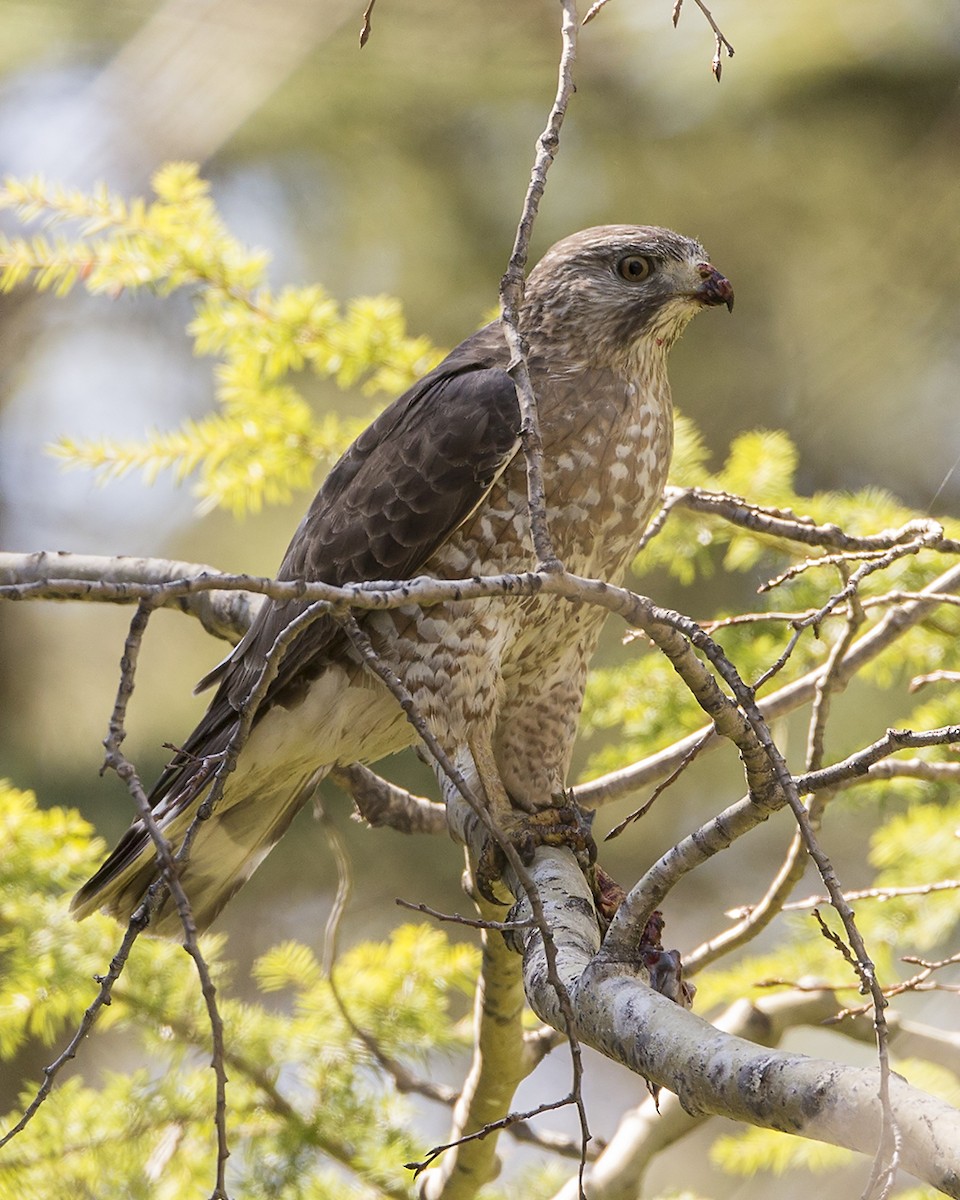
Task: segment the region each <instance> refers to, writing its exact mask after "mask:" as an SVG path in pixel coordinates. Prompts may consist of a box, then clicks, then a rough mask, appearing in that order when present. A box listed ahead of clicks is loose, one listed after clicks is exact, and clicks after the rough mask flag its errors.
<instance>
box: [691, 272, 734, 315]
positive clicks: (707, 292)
mask: <svg viewBox="0 0 960 1200" xmlns="http://www.w3.org/2000/svg"><path fill="white" fill-rule="evenodd" d="M697 273H698V274H699V276H700V278H701V279H702V280H703V282H702V283H701V285H700V286H699V287H698V288H697V290H696V291H695V292H694V293H693V294H694V296H695V297H696V298H697V299H698V300H699V301H700V303H701V304H709V305H717V304H725V305H726V306H727V311H728V312H733V285H732V284H731V283H730V280H729V279H727V277H726V276H725V275H721V274H720V272H719V271H718V270H717V268H716V267H713V266H711V265H710V263H699V264H698V265H697Z"/></svg>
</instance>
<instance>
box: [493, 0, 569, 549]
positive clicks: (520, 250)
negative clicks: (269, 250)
mask: <svg viewBox="0 0 960 1200" xmlns="http://www.w3.org/2000/svg"><path fill="white" fill-rule="evenodd" d="M561 5H562V8H563V20H562V24H561V35H562V39H563V49H562V52H561V55H560V70H559V80H558V83H557V94H556V98H555V99H554V102H553V107H552V108H551V110H550V115H549V117H548V118H547V125H546V128H545V129H544V131H543V133H542V134H541V135H540V137H539V139H538V141H537V155H536V160H535V162H534V165H533V170H532V172H531V175H530V183H529V186H528V188H527V194H526V197H525V199H524V202H523V210H522V212H521V214H520V221H519V224H518V225H517V233H516V237H515V239H514V243H513V250H512V251H511V253H510V261H509V264H508V266H507V270H506V272H505V274H504V276H503V279H502V280H501V282H500V307H501V314H502V321H503V332H504V337H505V338H506V342H507V346H508V348H509V350H510V358H511V361H510V365H509V367H508V368H507V370H508V372H509V374H510V375H511V376H512V378H513V381H514V384H515V385H516V389H517V402H518V404H519V405H520V416H521V426H520V436H521V439H522V444H523V453H524V456H525V458H526V462H527V502H528V505H529V509H530V531H531V535H532V537H533V548H534V553H535V554H536V557H537V563H538V570H541V571H555V570H557V568H558V567H559V566H560V562H559V560H558V559H557V556H556V553H555V551H554V548H553V541H552V539H551V537H550V532H549V529H548V528H547V514H546V501H545V494H544V488H543V442H542V440H541V437H540V418H539V416H538V415H537V399H536V396H535V395H534V392H533V384H532V383H531V381H530V372H529V369H528V367H527V348H526V344H525V342H524V338H523V334H522V331H521V329H520V308H521V306H522V304H523V290H524V283H523V280H524V269H525V268H526V265H527V254H528V251H529V246H530V236H531V234H532V233H533V223H534V221H535V220H536V216H537V210H538V208H539V206H540V199H541V197H542V196H543V190H544V188H545V187H546V182H547V171H548V170H549V169H550V164H551V163H552V162H553V160H554V157H555V156H556V153H557V150H558V148H559V146H560V127H561V126H562V124H563V118H564V115H565V114H566V111H567V104H568V103H569V101H570V97H571V96H572V95H573V92H574V86H573V62H574V59H575V57H576V53H577V6H576V2H575V0H561Z"/></svg>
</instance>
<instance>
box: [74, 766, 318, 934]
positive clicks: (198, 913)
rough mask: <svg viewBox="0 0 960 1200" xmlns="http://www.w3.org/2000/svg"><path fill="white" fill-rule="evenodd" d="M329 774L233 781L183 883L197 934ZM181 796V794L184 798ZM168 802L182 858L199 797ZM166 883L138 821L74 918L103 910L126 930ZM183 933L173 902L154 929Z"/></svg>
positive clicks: (205, 826)
mask: <svg viewBox="0 0 960 1200" xmlns="http://www.w3.org/2000/svg"><path fill="white" fill-rule="evenodd" d="M325 773H326V772H325V771H321V772H316V773H314V774H313V775H310V774H308V775H307V776H306V777H305V778H300V779H294V780H291V778H290V777H289V776H284V778H283V780H282V783H277V784H275V785H273V786H271V784H270V782H269V781H265V780H264V779H263V777H262V776H260V777H259V778H257V779H249V780H244V779H243V778H242V777H241V778H234V779H232V780H231V782H230V783H229V784H228V785H227V787H226V789H225V790H224V794H223V796H222V798H221V800H220V802H219V804H218V806H217V809H216V812H215V814H214V816H213V818H212V819H211V820H209V821H204V822H202V823H201V824H200V826H199V827H198V829H197V832H196V835H195V837H194V840H193V842H192V844H191V847H190V854H189V856H188V858H187V861H186V863H185V865H184V866H183V868H182V870H181V873H180V882H181V884H182V886H183V890H184V892H185V893H186V896H187V899H188V900H189V901H190V909H191V912H192V914H193V919H194V921H195V922H196V926H197V928H198V930H203V929H205V928H206V927H207V926H208V925H209V924H210V923H211V922H212V921H213V920H214V918H215V917H216V916H217V915H218V914H219V913H220V911H221V910H222V908H223V906H224V905H225V904H226V903H227V901H228V900H229V899H230V897H231V896H233V894H234V893H235V892H236V891H237V890H238V888H240V887H241V886H242V885H243V884H244V883H245V882H246V881H247V880H248V879H249V878H250V876H251V875H252V874H253V872H254V871H255V870H256V869H257V867H258V866H259V865H260V863H261V862H262V861H263V860H264V858H266V856H267V854H269V852H270V851H271V850H272V849H273V847H274V846H275V845H276V843H277V842H278V841H279V839H280V838H281V837H282V836H283V834H284V833H285V832H286V830H287V828H288V827H289V825H290V822H291V821H292V820H293V818H294V817H295V816H296V814H297V813H298V812H299V810H300V809H301V808H302V806H303V804H304V802H305V801H306V799H307V798H308V796H309V795H310V793H311V791H312V790H313V787H314V786H315V784H316V783H317V782H319V780H320V778H322V776H323V774H325ZM181 796H182V793H181ZM178 799H179V797H178V796H177V795H173V796H170V797H166V798H165V799H164V802H163V804H162V805H161V806H159V807H161V808H166V809H167V813H166V814H165V815H162V816H161V815H160V813H159V810H158V816H159V819H160V825H161V829H162V831H163V834H164V837H165V838H166V839H167V840H168V841H169V842H170V844H171V847H172V849H173V852H174V854H176V852H177V850H178V849H179V847H180V845H181V844H182V841H183V837H184V835H185V834H186V832H187V830H188V829H189V827H190V823H191V821H192V820H193V817H194V816H195V815H196V807H197V805H196V801H197V794H196V792H194V794H193V795H190V796H189V800H188V801H187V802H185V803H180V804H178V803H177V800H178ZM158 876H159V865H158V862H157V855H156V848H155V847H154V845H153V842H152V840H151V838H150V835H149V833H148V832H147V830H146V829H145V827H144V825H143V822H142V821H136V822H135V823H134V824H133V825H132V826H131V827H130V828H129V829H128V830H127V832H126V833H125V834H124V836H123V838H122V839H121V840H120V842H119V844H118V845H117V847H116V849H115V850H114V851H113V853H112V854H111V855H110V857H109V858H108V859H107V860H106V862H104V864H103V865H102V866H101V867H100V869H99V870H98V871H97V873H96V874H95V875H93V876H92V877H91V878H90V879H89V880H88V881H87V882H86V883H85V884H84V885H83V887H82V888H80V890H79V891H78V892H77V894H76V895H75V896H74V898H73V902H72V904H71V911H72V912H73V915H74V916H75V917H76V919H77V920H78V921H79V920H83V918H84V917H86V916H89V915H90V913H92V912H95V911H96V910H97V909H101V910H103V911H105V912H108V913H109V914H110V915H111V916H113V917H116V919H117V920H119V921H121V922H124V923H126V922H127V921H129V919H130V917H131V915H132V914H133V912H134V911H135V910H136V908H137V906H138V905H139V904H140V902H141V901H142V900H143V897H144V894H145V893H146V891H147V889H148V888H149V887H150V886H151V884H152V883H153V882H154V881H155V880H156V879H157V878H158ZM181 930H182V926H181V922H180V916H179V914H178V912H177V909H176V905H175V904H174V903H173V901H172V899H171V898H170V896H169V895H168V896H167V897H166V898H165V899H164V900H163V901H162V903H161V905H160V907H159V909H158V910H157V911H156V912H155V914H154V916H153V919H152V920H151V922H150V926H149V929H148V932H149V933H152V934H157V935H159V936H161V937H176V936H178V934H180V932H181Z"/></svg>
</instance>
